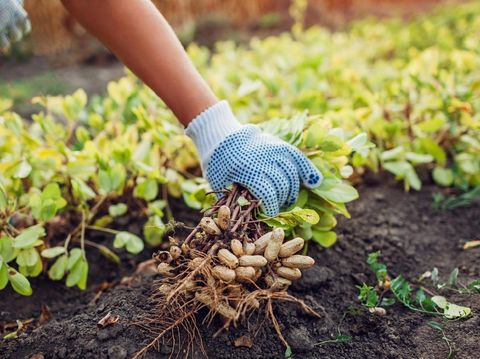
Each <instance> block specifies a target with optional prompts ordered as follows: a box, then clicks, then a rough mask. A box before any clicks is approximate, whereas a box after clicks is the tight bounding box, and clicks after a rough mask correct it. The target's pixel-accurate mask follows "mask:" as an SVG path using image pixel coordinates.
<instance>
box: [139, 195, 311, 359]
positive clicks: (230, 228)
mask: <svg viewBox="0 0 480 359" xmlns="http://www.w3.org/2000/svg"><path fill="white" fill-rule="evenodd" d="M240 197H243V198H244V199H246V200H247V201H248V203H249V205H248V206H247V205H245V206H241V205H240V204H239V203H238V201H237V200H238V198H240ZM259 205H260V203H259V202H258V201H257V200H256V199H255V198H254V197H253V196H252V195H251V194H250V193H249V192H248V191H247V190H245V189H242V188H240V187H238V186H234V188H233V189H232V190H231V191H228V192H227V195H226V196H224V197H222V198H221V199H220V200H219V201H218V202H217V203H216V204H214V205H213V207H212V208H211V209H209V210H208V211H206V212H205V216H204V217H203V218H202V219H201V221H200V223H199V225H198V226H197V227H196V228H195V229H194V230H193V231H192V232H191V233H190V234H189V235H188V236H187V237H186V238H185V239H184V240H183V241H182V240H178V241H177V240H175V241H170V249H169V250H168V251H161V252H157V253H155V255H154V259H155V260H156V261H157V262H160V263H159V264H158V267H157V269H158V273H159V274H160V275H161V277H162V278H161V279H160V280H159V281H158V283H157V284H156V287H157V290H155V294H154V296H153V298H152V300H153V304H154V305H153V309H152V312H151V313H150V315H149V316H148V318H145V320H144V321H143V322H142V323H140V324H139V325H141V326H143V327H146V328H147V329H148V331H149V332H151V333H156V336H155V337H154V338H153V340H152V341H151V343H150V344H148V345H147V346H146V347H144V348H143V349H142V350H140V351H139V352H138V353H137V354H136V356H135V357H139V356H141V355H142V354H144V353H146V351H147V350H149V349H150V348H153V347H157V346H158V345H159V344H160V343H161V342H163V341H168V342H170V343H176V346H177V349H180V348H181V347H187V348H188V349H187V352H188V350H190V349H191V347H192V344H193V343H194V341H196V340H201V338H200V336H199V335H198V328H197V326H196V314H197V312H198V311H199V310H200V309H202V308H207V309H208V315H207V316H206V318H205V319H204V322H206V323H207V324H208V323H210V322H211V320H212V319H213V317H214V316H216V315H218V316H219V317H221V318H222V319H223V321H224V328H228V327H229V326H230V325H231V324H235V323H236V322H237V321H238V320H239V319H243V318H247V315H250V314H251V312H252V310H259V311H264V312H265V313H266V314H267V315H268V316H269V318H270V320H271V322H272V323H273V326H274V328H275V330H276V332H277V334H278V336H279V338H280V340H281V341H282V343H283V344H284V345H286V346H287V345H288V344H287V342H286V341H285V339H284V338H283V336H282V334H281V331H280V325H279V323H278V322H277V320H276V318H275V315H274V312H273V306H272V301H281V300H284V301H293V302H296V303H298V304H299V305H300V306H301V307H302V308H303V309H304V310H305V311H306V312H307V313H309V314H312V315H316V316H318V314H316V313H315V312H314V311H313V310H312V309H311V308H309V307H308V306H306V305H305V304H304V303H303V302H302V301H300V300H298V299H296V298H294V297H293V296H291V295H289V294H288V293H287V292H286V289H287V288H288V286H289V285H290V284H291V283H292V281H293V280H296V279H299V278H300V277H301V275H302V274H301V271H300V268H302V269H303V268H309V267H311V266H312V265H313V264H314V260H313V258H311V257H308V256H302V255H296V254H295V253H297V252H298V251H300V250H301V249H302V248H303V245H304V240H303V239H302V238H295V239H292V240H290V241H287V242H286V243H283V241H284V239H285V233H284V231H283V229H282V228H273V230H270V229H269V228H268V226H267V225H266V224H264V223H263V222H261V221H258V220H256V213H257V212H256V211H257V210H258V207H259ZM180 331H184V332H186V336H185V335H184V336H183V338H185V337H186V338H188V339H187V340H186V341H185V340H184V341H182V342H181V341H179V340H176V339H178V338H176V336H177V337H178V336H179V332H180ZM200 348H203V345H202V343H200ZM184 349H185V348H184Z"/></svg>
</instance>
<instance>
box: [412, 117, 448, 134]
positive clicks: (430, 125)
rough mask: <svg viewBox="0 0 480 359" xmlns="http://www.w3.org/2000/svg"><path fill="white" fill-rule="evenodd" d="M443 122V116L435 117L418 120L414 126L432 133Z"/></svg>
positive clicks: (440, 126) (441, 125) (439, 127)
mask: <svg viewBox="0 0 480 359" xmlns="http://www.w3.org/2000/svg"><path fill="white" fill-rule="evenodd" d="M444 124H445V120H444V119H443V118H439V117H436V118H432V119H430V120H426V121H423V122H420V123H419V124H417V125H416V126H415V127H416V128H418V129H420V130H421V131H423V132H426V133H434V132H437V131H438V130H440V129H441V128H442V127H443V125H444Z"/></svg>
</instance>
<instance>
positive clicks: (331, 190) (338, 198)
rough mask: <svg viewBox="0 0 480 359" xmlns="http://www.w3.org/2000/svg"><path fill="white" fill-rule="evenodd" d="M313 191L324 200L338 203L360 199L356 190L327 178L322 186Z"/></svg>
mask: <svg viewBox="0 0 480 359" xmlns="http://www.w3.org/2000/svg"><path fill="white" fill-rule="evenodd" d="M312 191H313V192H314V193H315V194H317V195H318V196H320V197H322V198H324V199H327V200H329V201H333V202H338V203H347V202H351V201H353V200H355V199H357V198H358V192H357V190H356V189H355V188H353V187H352V186H350V185H349V184H346V183H343V182H341V181H339V180H333V179H330V178H325V179H324V180H323V182H322V184H321V185H320V186H319V187H317V188H314V189H313V190H312Z"/></svg>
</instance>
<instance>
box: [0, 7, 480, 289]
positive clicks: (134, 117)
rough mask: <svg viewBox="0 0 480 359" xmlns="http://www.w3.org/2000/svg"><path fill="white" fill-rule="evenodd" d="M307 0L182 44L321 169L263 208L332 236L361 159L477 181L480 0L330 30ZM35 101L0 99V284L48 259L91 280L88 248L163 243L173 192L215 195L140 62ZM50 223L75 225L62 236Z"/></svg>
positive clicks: (297, 226) (257, 119) (408, 177)
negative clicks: (252, 23) (278, 23)
mask: <svg viewBox="0 0 480 359" xmlns="http://www.w3.org/2000/svg"><path fill="white" fill-rule="evenodd" d="M305 4H306V2H305V1H298V2H296V3H295V4H293V6H292V8H291V11H292V15H293V17H294V18H295V22H296V25H295V27H294V29H293V30H292V32H291V33H285V34H281V35H279V36H275V37H268V38H265V39H256V38H255V39H252V40H251V41H250V43H249V44H248V45H246V46H245V45H236V44H234V43H233V42H228V41H227V42H222V43H218V44H217V46H216V48H215V50H214V51H210V50H208V49H206V48H202V47H199V46H197V45H195V44H192V45H191V46H189V48H188V53H189V55H190V57H191V59H192V60H193V61H194V62H195V64H196V65H197V67H198V68H199V69H200V71H201V72H202V74H203V75H204V77H205V78H206V79H207V81H208V82H209V84H210V85H211V86H212V88H213V90H214V91H215V92H216V93H217V94H218V96H219V97H221V98H225V99H227V100H228V101H229V102H230V104H231V105H232V107H233V109H234V112H235V113H236V115H237V116H238V118H239V120H240V121H243V122H249V123H255V124H259V125H260V126H262V127H263V129H264V130H265V131H267V132H271V133H273V134H275V135H278V136H280V137H282V138H283V139H285V140H286V141H288V142H289V143H291V144H293V145H295V146H297V147H298V148H300V149H301V150H302V151H303V152H304V153H305V154H306V155H307V156H309V158H310V159H311V160H312V161H313V162H314V163H315V165H316V166H317V167H318V168H319V169H320V170H321V171H322V173H323V174H324V176H325V181H324V182H323V183H322V185H321V187H320V188H318V189H315V190H313V191H306V190H302V191H301V193H300V196H299V199H298V201H297V203H296V204H295V205H293V206H292V207H291V208H288V209H287V210H286V211H285V212H283V213H281V214H280V216H278V217H276V218H262V220H264V221H265V222H267V223H268V224H271V225H278V226H282V227H283V228H285V229H286V230H287V231H288V233H289V234H290V235H295V236H301V237H303V238H305V239H311V240H313V241H314V242H316V243H319V244H320V245H322V246H325V247H328V246H330V245H332V244H333V243H334V242H335V240H336V235H335V232H334V231H333V228H334V227H335V225H336V218H335V216H336V215H339V214H340V215H344V216H347V217H348V216H349V213H348V211H347V209H346V206H345V204H346V203H348V202H350V201H352V200H354V199H356V198H357V197H358V193H357V191H356V190H355V189H354V188H353V187H352V186H351V185H350V184H349V183H348V182H347V181H348V180H354V181H355V180H358V179H359V177H360V176H361V174H362V173H363V172H364V168H365V167H369V168H371V169H373V170H378V169H380V168H383V169H385V170H387V171H390V172H392V173H393V174H394V175H395V176H396V177H397V178H398V179H399V180H402V181H403V182H404V184H405V187H406V188H407V189H409V188H414V189H419V188H420V187H421V180H420V177H419V176H418V174H417V167H418V166H424V167H426V168H427V169H428V170H429V171H430V173H431V176H432V178H433V179H434V180H435V181H436V182H437V183H438V184H439V185H441V186H453V187H456V188H457V189H458V190H460V191H468V190H469V189H470V188H475V187H478V185H480V170H479V168H480V143H479V138H480V126H479V123H480V122H479V111H478V110H479V106H480V101H479V98H478V96H477V95H476V94H477V93H478V91H477V90H478V86H479V82H478V76H477V74H478V71H479V70H478V66H477V65H478V63H479V61H480V56H479V54H478V51H477V49H478V44H479V40H478V37H476V36H474V35H473V34H475V31H477V30H478V29H480V23H479V22H478V20H477V19H478V17H477V16H474V15H475V14H476V13H478V11H479V10H480V7H479V5H478V4H477V3H472V4H465V5H455V7H448V8H445V9H444V10H441V11H438V12H436V13H434V14H433V15H428V16H424V17H420V18H418V19H414V20H413V21H411V22H409V23H408V24H405V23H404V22H399V21H396V20H390V21H362V22H359V23H356V24H353V25H352V27H351V29H349V30H348V32H338V33H332V32H330V31H328V30H326V29H322V28H319V27H312V28H309V29H304V27H303V15H304V8H305V6H306V5H305ZM265 59H268V61H265ZM239 67H241V68H242V71H238V68H239ZM32 102H33V103H34V104H36V105H37V106H41V107H42V109H43V110H42V111H41V112H39V113H37V114H34V115H32V117H31V121H30V122H28V121H24V120H23V119H22V118H21V117H20V116H19V115H18V114H16V113H14V112H13V111H11V107H12V104H13V102H12V100H11V99H4V98H2V99H0V237H1V238H2V246H1V251H2V252H1V253H2V254H1V256H2V260H1V263H2V264H1V266H0V273H2V274H1V276H0V278H1V280H0V284H2V285H3V286H5V285H6V284H5V283H7V284H8V283H11V284H12V286H13V287H14V288H17V289H19V290H20V291H22V292H24V293H29V292H30V290H29V289H28V287H27V286H25V285H23V284H22V283H25V280H27V279H26V278H27V277H29V276H35V275H38V274H39V273H40V272H41V271H42V270H43V269H44V268H43V267H44V266H48V268H49V269H48V273H49V276H50V277H51V278H52V279H56V280H61V279H65V280H66V281H67V282H68V283H67V284H69V285H70V284H71V285H77V286H79V287H84V286H85V280H84V278H86V277H87V272H88V261H87V256H88V251H87V250H86V249H87V248H90V247H93V248H95V249H97V250H99V251H100V252H101V253H102V254H104V255H105V256H106V258H108V259H109V260H112V261H115V262H119V258H118V255H117V254H116V253H115V250H116V249H119V250H123V249H126V250H127V251H131V252H132V253H137V252H138V251H140V250H141V249H142V248H143V246H144V244H143V242H146V243H147V244H149V245H158V244H159V243H160V242H161V240H162V238H163V236H164V234H165V233H166V231H167V230H168V228H169V226H168V225H167V221H169V220H171V219H173V216H172V213H171V210H170V208H169V197H171V196H173V197H177V198H182V199H183V200H184V202H185V203H186V204H187V205H188V206H190V207H192V208H194V209H201V208H205V207H206V206H208V205H209V204H211V203H212V201H213V200H214V196H213V195H211V194H209V193H208V192H209V188H208V185H207V184H206V182H205V181H204V180H203V179H201V177H200V175H201V173H200V168H199V165H198V159H197V157H196V154H195V150H194V147H193V144H192V142H191V141H190V139H189V138H187V137H186V136H185V135H184V132H183V129H182V128H181V126H180V125H179V124H178V122H177V121H176V120H175V119H174V117H173V115H172V113H171V112H170V111H169V110H168V109H167V108H166V107H165V105H163V104H162V103H160V102H159V101H158V98H157V97H156V95H155V94H154V93H153V92H152V91H151V90H149V89H148V88H147V87H146V86H145V85H143V84H141V83H140V82H139V81H138V80H137V79H136V78H135V77H134V76H133V75H132V74H130V73H127V74H126V76H125V77H123V78H122V79H120V80H119V81H116V82H111V83H110V84H109V85H108V88H107V95H106V96H103V97H98V96H97V97H93V98H91V99H88V98H87V96H86V94H85V92H84V91H82V90H78V91H76V92H75V93H73V94H71V95H68V96H47V97H37V98H34V99H33V101H32ZM267 118H268V119H269V120H268V121H267ZM373 143H374V144H375V148H374V146H373ZM467 193H470V192H467ZM475 193H476V192H474V194H475ZM471 198H472V197H471V194H470V195H469V194H465V196H463V197H462V196H460V197H459V199H458V201H457V202H455V203H454V204H452V203H450V204H448V206H453V205H460V204H462V203H466V202H468V201H470V200H471ZM446 206H447V205H446ZM122 216H128V217H130V218H132V216H133V217H135V216H136V217H141V218H142V220H146V221H145V225H144V227H143V229H142V233H129V234H126V233H125V228H121V226H118V225H117V224H116V223H117V220H118V219H119V218H120V217H122ZM55 226H62V227H63V228H65V229H67V232H68V233H69V234H68V235H65V236H63V237H62V238H59V236H58V235H56V234H55V228H56V227H55ZM32 227H33V228H38V231H40V229H39V228H43V230H44V232H45V233H43V232H41V233H40V232H39V233H40V234H39V235H38V238H36V239H35V240H34V241H32V242H31V243H29V244H28V245H26V246H25V247H22V248H17V247H18V244H16V243H18V238H19V237H20V238H23V237H21V236H22V234H23V232H27V233H32V232H35V231H37V229H31V228H32ZM94 230H95V231H98V230H102V231H104V232H107V233H110V234H111V235H112V238H113V241H112V246H111V247H113V248H114V249H110V246H106V245H103V244H99V243H96V242H95V241H92V240H90V238H89V233H90V231H94ZM28 231H31V232H28ZM5 238H6V239H5ZM32 238H33V237H32ZM141 242H142V244H141ZM14 245H15V246H14ZM9 248H10V249H9ZM12 248H13V249H12ZM61 248H63V249H61ZM74 249H79V250H80V251H81V255H80V256H79V255H78V253H80V252H78V251H74ZM49 250H51V251H49ZM44 251H45V252H44ZM35 253H37V254H35ZM42 258H43V260H42ZM69 263H70V265H69ZM53 267H54V268H55V269H53V270H52V268H53ZM4 273H7V275H6V276H5V274H4ZM72 273H73V274H72ZM69 277H70V279H68V278H69ZM5 278H7V280H6V281H5ZM24 279H25V280H24ZM27 282H28V280H27ZM13 283H15V284H13Z"/></svg>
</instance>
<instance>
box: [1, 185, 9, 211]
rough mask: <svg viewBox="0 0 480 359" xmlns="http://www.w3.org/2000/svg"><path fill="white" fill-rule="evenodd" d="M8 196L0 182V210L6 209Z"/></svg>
mask: <svg viewBox="0 0 480 359" xmlns="http://www.w3.org/2000/svg"><path fill="white" fill-rule="evenodd" d="M7 204H8V197H7V192H6V190H5V187H4V186H3V185H2V183H1V182H0V211H4V210H5V209H7Z"/></svg>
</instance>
